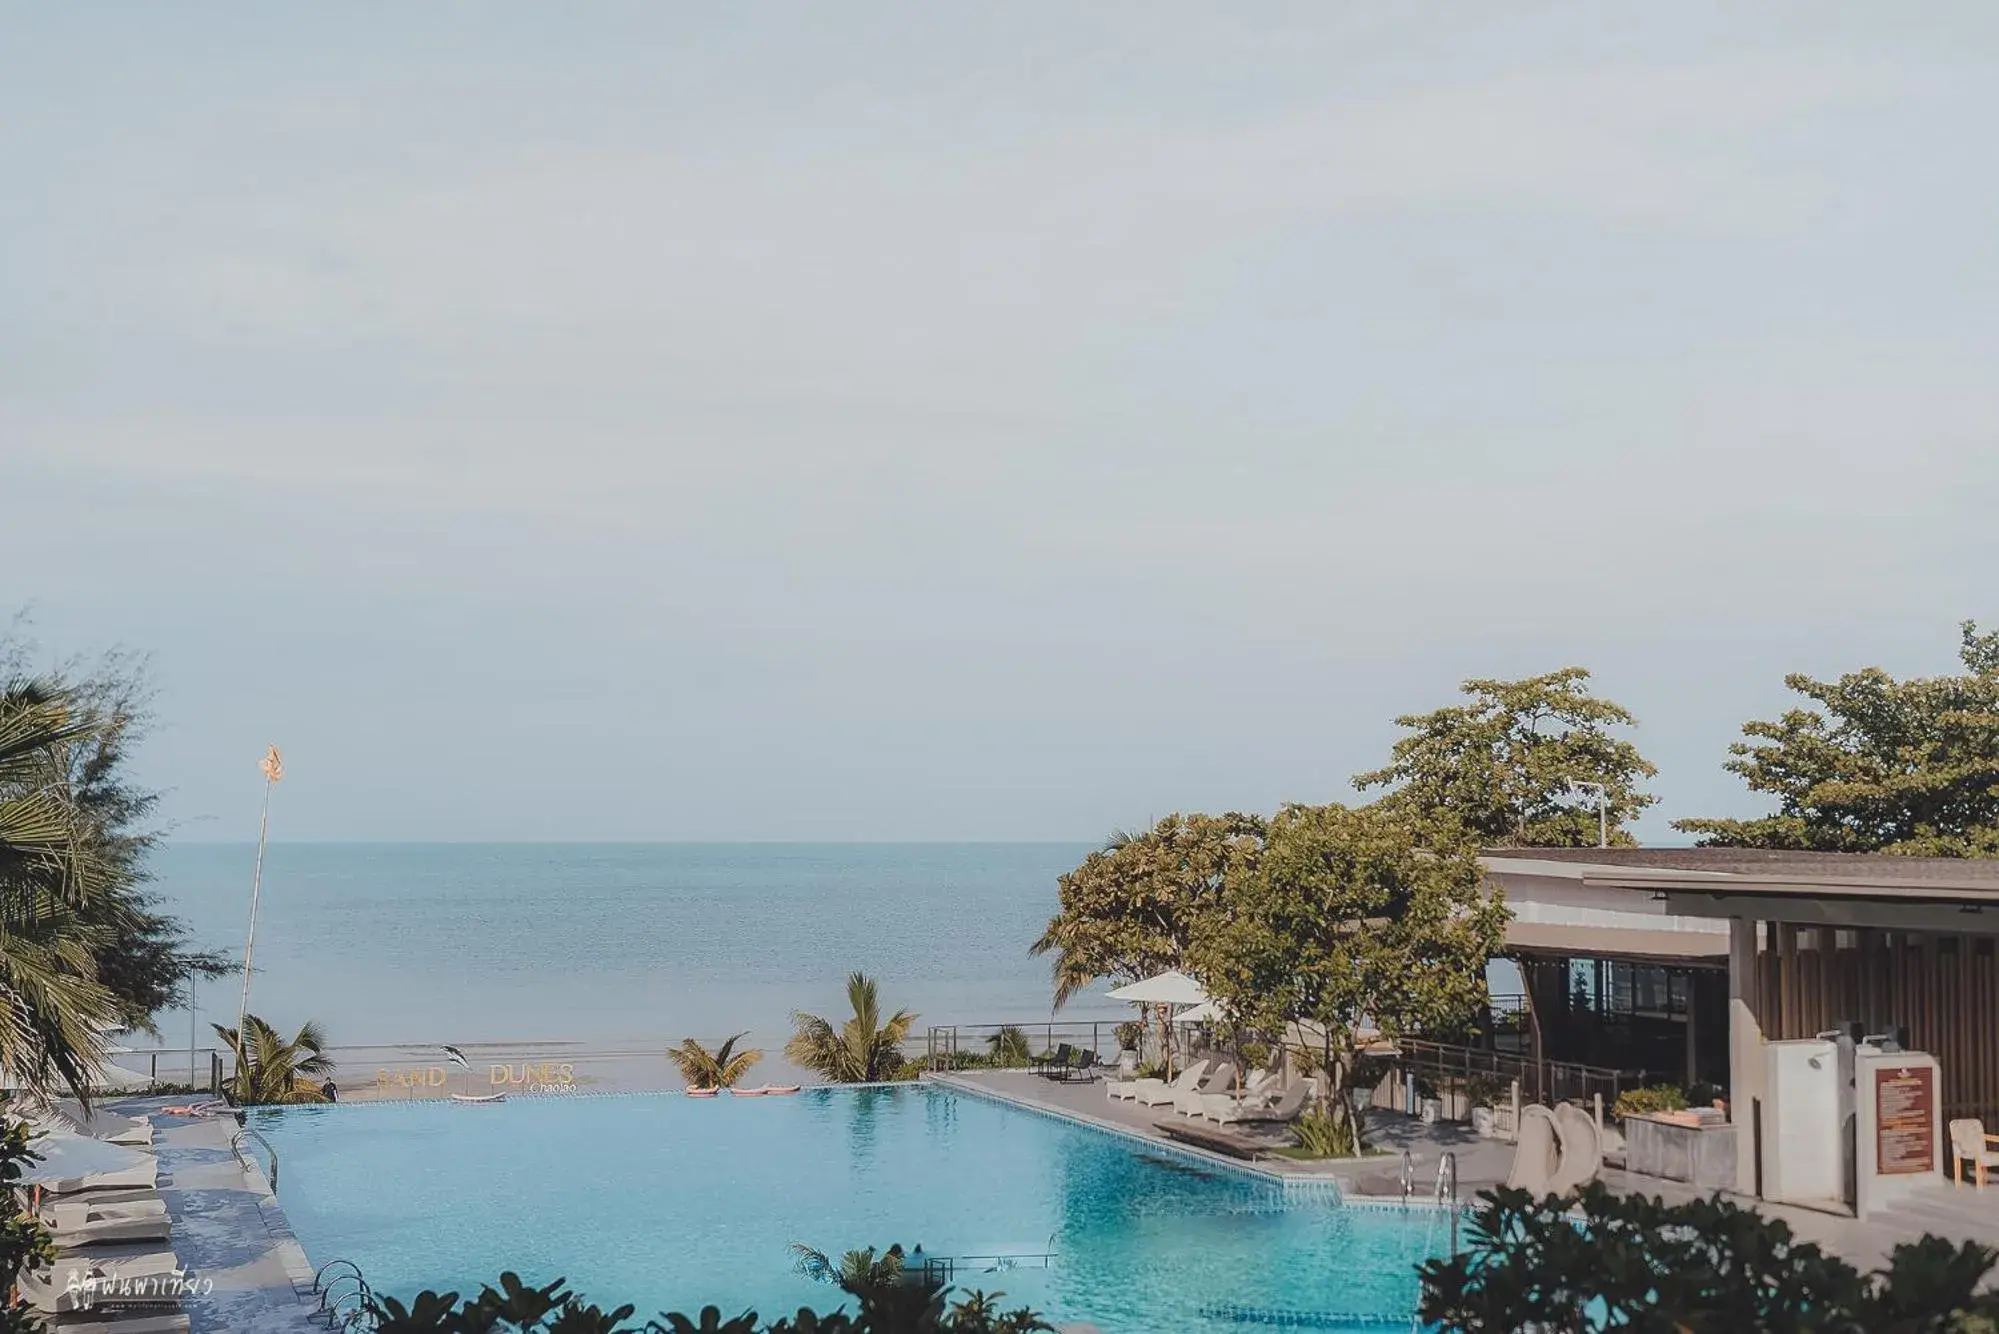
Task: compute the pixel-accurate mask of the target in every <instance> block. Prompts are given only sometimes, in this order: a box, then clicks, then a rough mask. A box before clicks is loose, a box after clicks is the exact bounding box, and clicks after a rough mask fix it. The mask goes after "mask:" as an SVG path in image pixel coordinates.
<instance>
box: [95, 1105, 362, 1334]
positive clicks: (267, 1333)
mask: <svg viewBox="0 0 1999 1334" xmlns="http://www.w3.org/2000/svg"><path fill="white" fill-rule="evenodd" d="M184 1101H186V1099H184V1098H181V1099H175V1098H148V1099H142V1100H137V1101H134V1102H130V1103H117V1104H113V1105H112V1107H111V1110H113V1111H117V1112H120V1113H121V1114H123V1115H127V1116H142V1115H143V1116H148V1117H150V1119H151V1120H152V1122H153V1135H154V1139H153V1151H154V1153H155V1154H156V1155H157V1156H158V1158H159V1163H160V1173H161V1185H160V1196H161V1198H163V1199H164V1200H165V1201H166V1205H167V1213H168V1215H169V1216H170V1217H171V1218H172V1219H173V1241H172V1245H173V1249H174V1254H175V1255H176V1256H178V1257H179V1258H180V1263H181V1266H182V1267H183V1268H184V1269H186V1270H187V1271H188V1272H189V1276H190V1277H191V1278H193V1279H197V1280H212V1281H213V1283H214V1285H215V1286H214V1290H213V1291H212V1292H206V1293H194V1294H190V1295H189V1296H188V1297H187V1299H186V1309H187V1315H188V1325H189V1327H190V1330H191V1331H192V1334H302V1332H303V1331H308V1330H315V1331H319V1332H320V1334H324V1328H325V1327H324V1326H323V1325H320V1324H318V1323H316V1322H311V1321H309V1320H308V1317H309V1316H310V1315H311V1314H312V1312H313V1310H314V1304H313V1299H312V1298H311V1296H310V1295H309V1294H310V1291H311V1287H312V1268H311V1266H310V1264H309V1262H308V1261H307V1260H306V1256H305V1251H304V1250H303V1249H302V1248H301V1247H300V1246H299V1244H298V1241H297V1239H296V1238H294V1237H293V1236H292V1233H291V1229H290V1227H289V1226H287V1224H286V1223H285V1217H284V1212H283V1211H282V1210H281V1209H279V1208H278V1205H277V1200H276V1199H275V1197H273V1196H272V1194H271V1191H270V1189H269V1187H268V1185H267V1184H266V1183H265V1180H264V1178H263V1176H262V1175H260V1174H259V1173H256V1172H251V1171H245V1170H244V1168H243V1165H242V1164H241V1163H240V1162H238V1161H237V1158H236V1155H235V1152H234V1151H233V1150H231V1149H230V1147H229V1140H230V1137H231V1136H232V1135H234V1134H235V1133H236V1119H235V1118H234V1117H231V1116H217V1117H210V1118H207V1119H205V1120H188V1119H186V1118H183V1117H177V1116H164V1115H160V1114H159V1109H160V1108H161V1107H162V1106H164V1105H166V1104H168V1103H173V1102H184ZM282 1180H283V1178H282V1176H280V1182H282Z"/></svg>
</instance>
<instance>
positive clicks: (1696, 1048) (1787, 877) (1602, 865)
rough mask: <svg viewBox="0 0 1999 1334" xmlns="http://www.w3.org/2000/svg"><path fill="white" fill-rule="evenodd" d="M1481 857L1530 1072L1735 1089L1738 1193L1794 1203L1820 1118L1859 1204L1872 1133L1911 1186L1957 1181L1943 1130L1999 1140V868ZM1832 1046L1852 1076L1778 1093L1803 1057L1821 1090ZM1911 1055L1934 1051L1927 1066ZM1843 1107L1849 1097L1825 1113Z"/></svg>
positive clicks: (1696, 858)
mask: <svg viewBox="0 0 1999 1334" xmlns="http://www.w3.org/2000/svg"><path fill="white" fill-rule="evenodd" d="M1485 862H1486V867H1487V871H1488V874H1489V876H1490V878H1491V881H1492V883H1493V884H1494V885H1495V886H1497V887H1498V888H1499V889H1500V890H1501V891H1503V892H1504V893H1505V895H1506V897H1507V901H1508V903H1509V905H1510V906H1511V908H1512V910H1513V913H1514V921H1513V924H1512V928H1511V930H1510V931H1509V934H1508V949H1509V952H1510V953H1511V954H1512V956H1513V957H1514V958H1515V959H1516V960H1517V961H1518V963H1519V964H1520V967H1521V972H1522V976H1523V978H1524V980H1525V991H1526V993H1527V994H1526V998H1525V1000H1526V1005H1527V1008H1528V1009H1529V1011H1530V1014H1529V1016H1528V1023H1527V1027H1528V1029H1529V1031H1530V1033H1531V1038H1530V1044H1529V1047H1530V1051H1531V1053H1532V1057H1533V1059H1535V1060H1541V1061H1576V1062H1590V1063H1596V1062H1597V1061H1602V1062H1603V1063H1606V1064H1615V1065H1623V1066H1638V1067H1641V1068H1643V1069H1645V1070H1647V1071H1651V1072H1660V1073H1664V1072H1667V1071H1669V1070H1676V1073H1677V1079H1678V1080H1684V1081H1687V1082H1712V1083H1714V1084H1717V1085H1719V1086H1721V1087H1722V1088H1723V1089H1724V1090H1725V1097H1726V1099H1727V1103H1728V1108H1729V1121H1730V1123H1731V1124H1732V1125H1733V1126H1734V1128H1735V1154H1736V1178H1735V1188H1736V1189H1737V1190H1738V1191H1739V1192H1742V1193H1744V1194H1755V1195H1764V1196H1775V1195H1777V1194H1779V1193H1780V1192H1781V1193H1782V1194H1783V1195H1784V1197H1786V1198H1790V1197H1795V1195H1796V1191H1795V1190H1794V1189H1792V1188H1790V1187H1785V1186H1780V1185H1779V1184H1778V1183H1779V1181H1780V1179H1782V1178H1783V1177H1785V1176H1786V1175H1787V1174H1789V1175H1792V1176H1795V1174H1796V1169H1795V1168H1794V1167H1793V1166H1792V1165H1789V1164H1787V1163H1785V1162H1784V1155H1786V1154H1789V1153H1791V1152H1792V1151H1793V1146H1792V1145H1791V1144H1790V1143H1788V1142H1786V1141H1789V1140H1791V1139H1793V1138H1799V1137H1801V1138H1803V1139H1804V1140H1807V1141H1809V1140H1811V1139H1812V1137H1813V1136H1814V1134H1815V1133H1816V1132H1815V1131H1814V1130H1813V1127H1816V1126H1819V1125H1822V1124H1823V1125H1826V1126H1829V1127H1830V1129H1829V1131H1828V1132H1827V1133H1829V1134H1830V1135H1832V1136H1834V1137H1835V1138H1839V1137H1843V1140H1844V1146H1843V1149H1842V1148H1840V1147H1839V1146H1837V1145H1836V1146H1835V1147H1834V1148H1833V1149H1831V1150H1828V1157H1836V1156H1837V1155H1838V1154H1840V1153H1843V1154H1844V1155H1845V1157H1846V1159H1847V1160H1848V1162H1847V1164H1846V1167H1845V1182H1844V1187H1843V1190H1844V1194H1845V1196H1846V1199H1847V1201H1848V1202H1849V1203H1851V1202H1852V1200H1853V1197H1854V1193H1855V1186H1856V1182H1855V1171H1854V1168H1853V1166H1852V1158H1853V1154H1854V1152H1855V1144H1856V1140H1857V1142H1858V1143H1859V1151H1860V1153H1861V1155H1862V1158H1861V1161H1862V1164H1863V1168H1862V1170H1861V1171H1860V1173H1859V1176H1860V1177H1861V1178H1863V1179H1864V1178H1866V1176H1867V1172H1866V1171H1865V1164H1866V1163H1867V1162H1869V1161H1877V1160H1878V1163H1879V1164H1888V1165H1886V1166H1881V1167H1880V1171H1882V1172H1883V1173H1888V1172H1891V1171H1900V1172H1902V1173H1906V1174H1909V1175H1911V1176H1915V1175H1923V1174H1928V1173H1934V1172H1936V1171H1947V1170H1949V1169H1948V1158H1949V1148H1948V1143H1947V1141H1946V1139H1945V1135H1944V1127H1945V1126H1946V1125H1947V1124H1948V1123H1949V1122H1951V1121H1954V1120H1960V1119H1977V1120H1980V1121H1982V1122H1984V1123H1985V1125H1987V1126H1991V1127H1994V1128H1995V1129H1999V862H1978V861H1964V860H1958V859H1951V858H1918V857H1886V856H1872V855H1856V854H1834V853H1794V852H1766V851H1759V850H1744V849H1730V848H1606V849H1597V848H1589V849H1559V850H1549V849H1527V850H1520V851H1511V850H1508V851H1494V852H1490V853H1488V854H1486V857H1485ZM1607 1034H1608V1035H1609V1036H1608V1037H1607V1036H1606V1035H1607ZM1842 1037H1843V1038H1844V1039H1845V1040H1844V1042H1843V1043H1842V1042H1841V1038H1842ZM1814 1042H1816V1043H1817V1044H1818V1045H1817V1046H1813V1045H1812V1044H1813V1043H1814ZM1676 1044H1677V1046H1676ZM1827 1044H1833V1046H1831V1047H1828V1046H1827ZM1793 1048H1795V1051H1794V1050H1793ZM1856 1048H1857V1049H1858V1051H1859V1052H1860V1053H1861V1060H1862V1064H1863V1067H1864V1066H1865V1065H1866V1062H1867V1061H1868V1059H1869V1055H1868V1054H1869V1053H1870V1052H1885V1053H1887V1054H1888V1056H1890V1057H1893V1058H1894V1059H1893V1060H1892V1061H1890V1062H1889V1064H1890V1065H1892V1067H1893V1068H1892V1070H1891V1069H1889V1068H1887V1066H1884V1067H1883V1069H1882V1071H1881V1072H1880V1078H1879V1080H1878V1081H1877V1082H1878V1085H1879V1087H1878V1088H1877V1087H1873V1086H1871V1085H1867V1083H1866V1081H1865V1080H1859V1079H1857V1078H1856V1076H1855V1074H1854V1066H1853V1061H1854V1057H1853V1052H1854V1051H1855V1050H1856ZM1676 1049H1677V1050H1681V1051H1683V1052H1684V1062H1683V1064H1680V1065H1678V1066H1677V1067H1674V1066H1673V1065H1672V1064H1671V1063H1670V1060H1669V1056H1670V1053H1671V1052H1672V1051H1674V1050H1676ZM1826 1050H1834V1051H1836V1052H1837V1053H1838V1055H1837V1060H1838V1062H1839V1069H1838V1071H1837V1077H1836V1079H1835V1076H1834V1075H1833V1074H1831V1073H1828V1074H1826V1076H1825V1077H1826V1078H1827V1079H1829V1080H1834V1082H1835V1083H1837V1084H1838V1086H1839V1091H1838V1093H1837V1094H1836V1095H1827V1096H1819V1095H1818V1094H1813V1095H1811V1096H1810V1097H1801V1096H1799V1095H1798V1094H1797V1093H1795V1092H1793V1093H1791V1094H1790V1095H1789V1096H1788V1097H1783V1090H1782V1089H1781V1088H1780V1087H1778V1086H1777V1085H1779V1084H1785V1083H1788V1082H1789V1081H1790V1080H1791V1079H1792V1075H1791V1074H1790V1073H1788V1072H1789V1071H1790V1068H1791V1067H1790V1065H1787V1061H1789V1060H1790V1058H1791V1057H1792V1056H1793V1055H1795V1056H1798V1057H1800V1058H1803V1059H1802V1060H1801V1062H1798V1063H1796V1064H1797V1073H1798V1074H1799V1075H1800V1076H1801V1077H1807V1078H1814V1079H1815V1078H1818V1077H1819V1072H1820V1071H1821V1069H1822V1067H1823V1065H1824V1061H1823V1059H1822V1056H1823V1052H1824V1051H1826ZM1620 1052H1621V1053H1622V1054H1623V1057H1622V1059H1618V1060H1610V1059H1607V1058H1609V1057H1613V1056H1616V1055H1618V1054H1619V1053H1620ZM1898 1053H1923V1054H1926V1055H1927V1056H1928V1057H1931V1058H1934V1062H1935V1064H1934V1068H1933V1070H1932V1072H1931V1074H1929V1075H1923V1074H1921V1072H1920V1070H1921V1068H1922V1067H1924V1062H1922V1061H1920V1060H1916V1059H1915V1058H1913V1057H1911V1058H1909V1059H1907V1060H1903V1059H1901V1057H1900V1056H1899V1055H1898ZM1592 1058H1594V1059H1592ZM1891 1074H1892V1075H1898V1076H1900V1082H1899V1083H1896V1082H1893V1081H1891V1080H1890V1078H1889V1076H1890V1075H1891ZM1773 1080H1774V1081H1776V1083H1775V1084H1773ZM1793 1087H1794V1088H1802V1087H1806V1085H1804V1084H1796V1085H1794V1086H1793ZM1811 1087H1818V1086H1816V1085H1812V1086H1811ZM1827 1087H1831V1085H1827ZM1833 1096H1836V1097H1837V1099H1839V1100H1840V1102H1841V1104H1842V1105H1841V1106H1837V1107H1833V1106H1828V1105H1827V1104H1828V1102H1829V1099H1830V1098H1832V1097H1833ZM1780 1098H1781V1100H1782V1110H1781V1115H1780V1114H1779V1110H1778V1104H1779V1101H1780ZM1779 1121H1781V1123H1782V1127H1783V1134H1782V1136H1781V1137H1780V1136H1779V1135H1778V1134H1777V1133H1776V1130H1775V1127H1776V1125H1777V1123H1778V1122H1779ZM1856 1124H1857V1125H1858V1127H1859V1129H1860V1131H1861V1132H1866V1131H1869V1130H1871V1131H1872V1132H1873V1135H1872V1136H1871V1137H1870V1135H1869V1134H1867V1133H1858V1134H1856ZM1780 1143H1782V1144H1783V1145H1784V1147H1783V1149H1782V1151H1781V1152H1780V1151H1779V1149H1778V1148H1777V1147H1776V1146H1777V1145H1779V1144H1780ZM1898 1156H1899V1157H1898ZM1891 1159H1898V1161H1899V1163H1900V1166H1899V1167H1897V1166H1895V1165H1894V1164H1893V1163H1891V1162H1890V1160H1891ZM1926 1161H1927V1162H1928V1163H1929V1164H1931V1165H1930V1166H1929V1167H1927V1168H1919V1167H1918V1164H1920V1163H1923V1162H1926ZM1829 1170H1830V1169H1829ZM1835 1179H1837V1173H1835ZM1814 1189H1816V1188H1814ZM1860 1190H1861V1192H1862V1194H1863V1197H1864V1194H1865V1190H1866V1187H1865V1185H1864V1183H1863V1184H1862V1185H1861V1186H1860ZM1826 1193H1828V1194H1831V1193H1835V1192H1834V1191H1832V1190H1830V1189H1829V1190H1828V1191H1827V1192H1826ZM1862 1204H1863V1210H1862V1211H1863V1212H1864V1198H1863V1201H1862Z"/></svg>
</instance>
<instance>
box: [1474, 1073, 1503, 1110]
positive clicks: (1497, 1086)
mask: <svg viewBox="0 0 1999 1334" xmlns="http://www.w3.org/2000/svg"><path fill="white" fill-rule="evenodd" d="M1512 1093H1513V1086H1512V1084H1510V1083H1509V1082H1508V1081H1506V1080H1504V1079H1501V1078H1500V1077H1499V1076H1498V1075H1473V1076H1472V1077H1471V1078H1470V1079H1467V1080H1466V1081H1465V1097H1466V1098H1467V1099H1468V1100H1470V1102H1471V1105H1472V1106H1474V1107H1497V1106H1499V1105H1500V1104H1501V1103H1503V1102H1506V1101H1507V1100H1508V1099H1509V1098H1510V1097H1511V1096H1512Z"/></svg>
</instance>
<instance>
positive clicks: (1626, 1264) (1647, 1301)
mask: <svg viewBox="0 0 1999 1334" xmlns="http://www.w3.org/2000/svg"><path fill="white" fill-rule="evenodd" d="M1572 1205H1578V1206H1579V1207H1580V1210H1581V1215H1582V1216H1581V1218H1580V1219H1578V1218H1577V1217H1575V1216H1574V1215H1572V1214H1571V1213H1570V1212H1569V1211H1570V1207H1571V1206H1572ZM1995 1258H1999V1253H1995V1252H1993V1251H1990V1250H1987V1249H1986V1248H1985V1247H1982V1246H1979V1245H1976V1244H1974V1243H1972V1242H1965V1243H1964V1244H1963V1245H1962V1246H1955V1245H1953V1244H1952V1243H1950V1242H1948V1241H1945V1240H1943V1239H1942V1238H1940V1237H1924V1238H1923V1239H1922V1240H1920V1241H1915V1242H1904V1243H1903V1244H1901V1245H1899V1246H1897V1247H1896V1248H1895V1250H1894V1252H1893V1253H1892V1255H1891V1256H1890V1257H1889V1263H1888V1268H1887V1269H1885V1270H1882V1271H1878V1272H1876V1273H1873V1274H1865V1275H1863V1274H1861V1273H1860V1272H1859V1271H1858V1270H1856V1269H1854V1268H1853V1266H1851V1265H1849V1264H1847V1263H1846V1262H1845V1261H1844V1260H1841V1259H1839V1258H1837V1257H1836V1256H1830V1255H1827V1254H1825V1253H1824V1252H1823V1251H1821V1250H1820V1249H1819V1248H1818V1247H1817V1246H1815V1245H1812V1244H1810V1243H1807V1242H1797V1241H1794V1240H1793V1239H1792V1236H1791V1230H1790V1228H1789V1227H1788V1226H1787V1225H1786V1224H1784V1223H1782V1222H1780V1221H1777V1220H1774V1219H1768V1218H1765V1217H1763V1216H1762V1215H1761V1214H1758V1213H1756V1212H1754V1211H1753V1210H1749V1209H1744V1208H1742V1207H1740V1206H1739V1205H1735V1204H1731V1203H1728V1202H1727V1201H1724V1200H1722V1199H1720V1198H1719V1197H1717V1198H1715V1199H1712V1200H1696V1201H1694V1202H1693V1203H1691V1204H1681V1205H1672V1206H1668V1205H1666V1204H1665V1203H1664V1202H1663V1201H1661V1200H1659V1199H1656V1198H1652V1199H1648V1198H1646V1197H1645V1196H1642V1195H1627V1196H1619V1195H1614V1194H1612V1193H1611V1192H1610V1190H1609V1189H1608V1188H1607V1187H1605V1186H1604V1185H1603V1184H1602V1183H1600V1182H1592V1183H1591V1184H1589V1185H1587V1186H1585V1187H1583V1188H1582V1190H1581V1191H1580V1192H1579V1193H1578V1194H1577V1195H1574V1196H1569V1197H1564V1198H1558V1197H1555V1196H1549V1197H1548V1198H1546V1199H1543V1200H1536V1199H1534V1198H1533V1197H1532V1196H1530V1195H1528V1193H1527V1192H1526V1191H1524V1190H1505V1189H1501V1190H1492V1191H1484V1192H1482V1193H1480V1195H1479V1197H1478V1204H1477V1205H1476V1207H1475V1208H1474V1209H1473V1211H1472V1220H1471V1224H1470V1231H1469V1244H1468V1246H1467V1247H1466V1249H1465V1250H1464V1251H1463V1252H1462V1253H1460V1254H1458V1255H1455V1256H1453V1257H1451V1258H1450V1259H1448V1260H1432V1261H1429V1262H1428V1263H1426V1264H1424V1265H1422V1266H1421V1268H1420V1270H1419V1273H1420V1275H1421V1278H1422V1282H1423V1295H1422V1298H1421V1301H1420V1304H1419V1309H1420V1316H1421V1318H1422V1319H1423V1320H1426V1321H1431V1322H1434V1323H1435V1326H1436V1328H1438V1329H1439V1330H1442V1331H1444V1334H1471V1332H1472V1331H1481V1332H1483V1331H1487V1330H1525V1329H1532V1330H1538V1331H1543V1332H1544V1334H1583V1331H1594V1330H1604V1329H1614V1330H1622V1331H1628V1334H1675V1332H1677V1331H1702V1332H1703V1334H1704V1332H1706V1331H1714V1332H1715V1334H1722V1332H1723V1331H1726V1334H1759V1332H1762V1331H1768V1332H1772V1334H1774V1332H1775V1331H1786V1332H1787V1334H1789V1332H1791V1331H1798V1332H1799V1334H1802V1332H1803V1331H1826V1332H1827V1334H1832V1332H1833V1331H1840V1332H1841V1334H1844V1332H1845V1331H1853V1332H1854V1334H1859V1331H1867V1332H1868V1334H1974V1331H1983V1332H1985V1334H1990V1331H1992V1330H1993V1329H1994V1328H1995V1325H1994V1324H1993V1323H1992V1320H1993V1317H1994V1316H1999V1297H1994V1296H1993V1295H1991V1294H1980V1293H1978V1288H1979V1286H1980V1284H1981V1283H1982V1282H1983V1281H1984V1279H1985V1276H1986V1275H1987V1273H1988V1272H1990V1270H1991V1268H1992V1265H1993V1262H1994V1260H1995Z"/></svg>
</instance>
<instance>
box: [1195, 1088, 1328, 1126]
mask: <svg viewBox="0 0 1999 1334" xmlns="http://www.w3.org/2000/svg"><path fill="white" fill-rule="evenodd" d="M1311 1096H1312V1086H1311V1085H1310V1084H1308V1083H1307V1082H1305V1081H1304V1080H1302V1079H1301V1080H1299V1081H1298V1082H1297V1083H1295V1084H1293V1085H1291V1086H1290V1087H1289V1088H1283V1089H1279V1090H1278V1091H1277V1096H1276V1097H1275V1098H1268V1097H1266V1098H1256V1099H1250V1098H1245V1099H1243V1100H1242V1101H1241V1102H1236V1101H1234V1100H1233V1099H1231V1100H1230V1101H1229V1104H1228V1105H1227V1106H1224V1107H1215V1106H1210V1107H1209V1108H1208V1119H1209V1120H1211V1121H1214V1122H1217V1123H1219V1124H1221V1125H1225V1126H1230V1125H1249V1124H1252V1123H1254V1122H1258V1121H1263V1122H1290V1121H1295V1120H1297V1119H1298V1113H1300V1112H1302V1111H1304V1110H1305V1100H1306V1099H1307V1098H1309V1097H1311Z"/></svg>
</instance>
